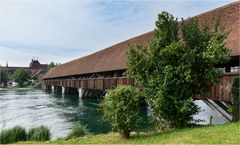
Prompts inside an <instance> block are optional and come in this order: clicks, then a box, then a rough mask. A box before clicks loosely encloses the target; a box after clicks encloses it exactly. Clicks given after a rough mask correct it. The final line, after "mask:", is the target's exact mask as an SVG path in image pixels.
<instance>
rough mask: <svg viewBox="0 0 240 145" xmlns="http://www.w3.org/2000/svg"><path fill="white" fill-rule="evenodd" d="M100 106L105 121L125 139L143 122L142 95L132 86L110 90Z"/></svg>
mask: <svg viewBox="0 0 240 145" xmlns="http://www.w3.org/2000/svg"><path fill="white" fill-rule="evenodd" d="M100 106H101V109H102V111H103V119H104V120H106V121H108V122H110V123H111V125H112V129H113V130H114V131H118V132H119V133H120V134H121V135H122V136H123V137H126V138H128V137H130V132H131V131H133V130H136V129H137V128H138V127H139V125H140V123H141V122H142V118H141V115H140V95H139V93H138V92H137V91H136V90H135V89H134V88H133V87H132V86H118V87H117V88H115V89H114V90H109V91H108V92H107V94H106V95H105V96H104V100H103V101H102V102H101V104H100Z"/></svg>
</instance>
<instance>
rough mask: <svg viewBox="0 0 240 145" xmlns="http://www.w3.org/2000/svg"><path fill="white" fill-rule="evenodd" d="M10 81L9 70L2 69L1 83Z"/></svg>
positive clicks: (0, 73) (0, 74)
mask: <svg viewBox="0 0 240 145" xmlns="http://www.w3.org/2000/svg"><path fill="white" fill-rule="evenodd" d="M7 81H8V72H7V70H5V69H1V70H0V84H2V83H6V82H7Z"/></svg>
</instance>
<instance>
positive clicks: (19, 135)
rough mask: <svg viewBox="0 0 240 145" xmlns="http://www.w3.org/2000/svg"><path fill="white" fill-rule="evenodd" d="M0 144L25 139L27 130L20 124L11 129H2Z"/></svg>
mask: <svg viewBox="0 0 240 145" xmlns="http://www.w3.org/2000/svg"><path fill="white" fill-rule="evenodd" d="M0 138H1V144H7V143H15V142H18V141H26V140H27V132H26V130H25V129H24V128H23V127H21V126H15V127H13V128H12V129H6V130H2V132H1V134H0Z"/></svg>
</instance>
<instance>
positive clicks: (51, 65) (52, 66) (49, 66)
mask: <svg viewBox="0 0 240 145" xmlns="http://www.w3.org/2000/svg"><path fill="white" fill-rule="evenodd" d="M58 65H60V63H57V62H56V63H54V62H53V61H52V62H50V63H49V64H48V69H51V68H54V67H56V66H58Z"/></svg>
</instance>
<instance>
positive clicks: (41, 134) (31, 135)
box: [28, 125, 51, 141]
mask: <svg viewBox="0 0 240 145" xmlns="http://www.w3.org/2000/svg"><path fill="white" fill-rule="evenodd" d="M50 138H51V132H50V129H49V128H48V127H46V126H43V125H41V126H39V127H36V128H31V129H29V131H28V140H33V141H47V140H50Z"/></svg>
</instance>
